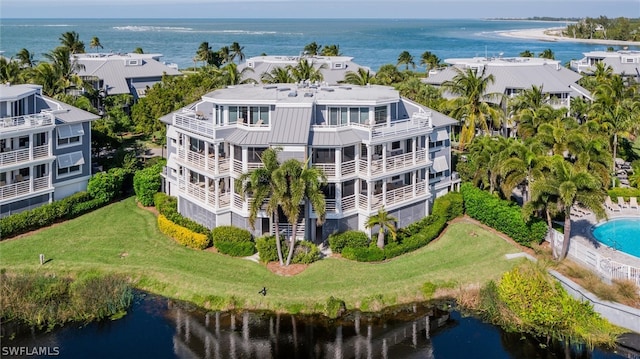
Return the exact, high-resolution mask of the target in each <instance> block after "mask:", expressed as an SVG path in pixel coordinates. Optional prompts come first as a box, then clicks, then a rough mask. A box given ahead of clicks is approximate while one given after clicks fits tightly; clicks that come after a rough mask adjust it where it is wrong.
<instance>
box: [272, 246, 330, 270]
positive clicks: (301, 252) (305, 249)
mask: <svg viewBox="0 0 640 359" xmlns="http://www.w3.org/2000/svg"><path fill="white" fill-rule="evenodd" d="M273 243H274V245H275V241H274V242H273ZM318 260H320V250H319V249H318V246H316V245H315V244H314V243H311V242H309V241H297V242H296V246H295V248H294V249H293V258H292V259H291V263H296V264H311V263H313V262H315V261H318Z"/></svg>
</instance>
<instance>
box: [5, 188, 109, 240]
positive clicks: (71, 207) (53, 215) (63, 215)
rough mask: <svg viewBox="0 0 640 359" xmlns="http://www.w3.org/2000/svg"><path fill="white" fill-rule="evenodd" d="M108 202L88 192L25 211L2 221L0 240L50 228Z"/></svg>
mask: <svg viewBox="0 0 640 359" xmlns="http://www.w3.org/2000/svg"><path fill="white" fill-rule="evenodd" d="M105 203H106V201H104V200H102V199H100V198H95V199H92V198H91V195H89V194H88V193H87V192H78V193H75V194H73V195H71V196H69V197H66V198H63V199H61V200H59V201H55V202H52V203H49V204H45V205H43V206H40V207H37V208H34V209H32V210H28V211H23V212H20V213H16V214H13V215H11V216H8V217H4V218H2V219H0V234H1V237H0V239H7V238H10V237H14V236H17V235H19V234H22V233H25V232H29V231H33V230H36V229H38V228H42V227H45V226H49V225H51V224H53V223H55V222H57V221H60V220H64V219H70V218H73V217H76V216H79V215H81V214H84V213H86V212H88V211H90V210H93V209H95V208H98V207H100V206H102V205H104V204H105Z"/></svg>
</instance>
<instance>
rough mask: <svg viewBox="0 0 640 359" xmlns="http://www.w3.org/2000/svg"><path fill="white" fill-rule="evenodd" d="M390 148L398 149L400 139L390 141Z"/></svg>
mask: <svg viewBox="0 0 640 359" xmlns="http://www.w3.org/2000/svg"><path fill="white" fill-rule="evenodd" d="M391 149H392V150H399V149H400V141H395V142H391Z"/></svg>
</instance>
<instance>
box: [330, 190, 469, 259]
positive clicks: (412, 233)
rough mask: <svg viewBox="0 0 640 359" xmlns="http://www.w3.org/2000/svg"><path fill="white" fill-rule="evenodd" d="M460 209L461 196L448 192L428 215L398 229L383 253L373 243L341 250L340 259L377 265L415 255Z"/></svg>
mask: <svg viewBox="0 0 640 359" xmlns="http://www.w3.org/2000/svg"><path fill="white" fill-rule="evenodd" d="M462 209H463V204H462V195H461V194H460V193H456V192H451V193H449V194H447V195H445V196H442V197H439V198H437V199H436V200H435V202H434V204H433V209H432V211H431V215H429V216H427V217H425V218H423V219H421V220H419V221H417V222H415V223H413V224H411V225H409V226H407V227H405V228H402V229H400V230H399V231H398V238H397V241H396V242H393V243H389V244H387V245H386V246H385V248H384V249H380V248H378V247H377V246H376V245H375V243H373V242H372V243H371V244H370V245H369V246H368V247H367V246H360V245H359V246H355V247H351V246H345V247H344V248H343V249H342V256H343V257H344V258H347V259H352V260H356V261H359V262H378V261H382V260H385V259H390V258H393V257H397V256H399V255H402V254H405V253H409V252H412V251H415V250H416V249H418V248H421V247H424V246H425V245H427V244H429V242H431V241H432V240H434V239H435V238H437V237H438V236H439V235H440V233H442V231H443V230H444V228H445V227H446V226H447V222H448V221H449V220H451V219H453V218H456V217H458V216H460V215H461V214H462ZM345 233H346V232H345Z"/></svg>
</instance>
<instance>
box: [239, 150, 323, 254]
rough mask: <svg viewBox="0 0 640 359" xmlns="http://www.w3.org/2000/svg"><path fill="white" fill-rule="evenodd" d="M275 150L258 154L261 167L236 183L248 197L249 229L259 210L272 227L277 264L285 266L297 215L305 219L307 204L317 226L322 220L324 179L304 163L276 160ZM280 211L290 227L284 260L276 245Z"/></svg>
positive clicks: (294, 236) (278, 241)
mask: <svg viewBox="0 0 640 359" xmlns="http://www.w3.org/2000/svg"><path fill="white" fill-rule="evenodd" d="M279 151H280V149H279V148H268V149H266V150H265V151H264V152H263V153H262V155H261V161H262V164H263V166H262V167H260V168H257V169H254V170H252V171H250V172H247V173H244V174H243V175H242V176H240V178H239V179H238V180H237V181H236V187H237V188H240V192H241V193H242V194H243V196H246V197H250V198H251V200H250V201H249V223H250V225H251V226H252V227H253V226H254V224H255V220H256V218H257V217H258V214H259V213H260V212H261V211H264V213H265V214H266V215H267V216H268V217H269V218H270V219H271V220H272V222H273V223H274V226H275V233H277V234H278V235H276V248H277V252H278V260H279V262H280V265H289V264H290V263H291V259H292V258H293V252H294V249H295V243H296V232H297V226H298V220H299V218H300V216H301V215H302V216H303V217H304V216H305V212H306V211H305V209H306V208H307V205H308V206H310V207H311V208H312V209H313V211H314V212H315V213H316V215H317V223H318V224H322V222H324V219H325V213H326V207H325V206H326V203H325V197H324V193H323V192H322V187H323V186H324V185H326V182H327V179H326V177H325V175H324V173H322V171H320V170H318V169H317V168H314V167H309V164H308V163H306V162H300V161H298V160H296V159H289V160H286V161H285V162H283V163H280V162H279V161H278V152H279ZM280 212H282V213H284V215H285V216H286V218H287V221H288V222H289V224H290V225H291V232H290V237H289V238H288V242H289V251H288V254H287V257H286V261H285V260H284V256H283V252H282V248H281V244H280V238H279V237H280V235H279V234H280V228H279V224H280Z"/></svg>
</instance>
